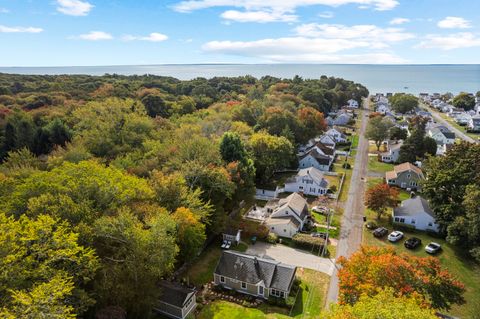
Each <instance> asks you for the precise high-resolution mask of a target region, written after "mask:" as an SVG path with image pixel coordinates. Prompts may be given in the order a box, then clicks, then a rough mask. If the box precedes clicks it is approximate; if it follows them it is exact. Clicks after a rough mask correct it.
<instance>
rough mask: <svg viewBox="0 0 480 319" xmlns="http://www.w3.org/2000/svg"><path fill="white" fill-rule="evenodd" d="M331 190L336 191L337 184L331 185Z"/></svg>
mask: <svg viewBox="0 0 480 319" xmlns="http://www.w3.org/2000/svg"><path fill="white" fill-rule="evenodd" d="M329 191H330V192H331V193H335V192H336V191H337V185H332V186H330V188H329Z"/></svg>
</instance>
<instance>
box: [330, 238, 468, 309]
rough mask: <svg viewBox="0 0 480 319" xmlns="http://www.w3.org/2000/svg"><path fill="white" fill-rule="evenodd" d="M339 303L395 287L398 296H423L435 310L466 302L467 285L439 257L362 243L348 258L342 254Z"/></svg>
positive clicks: (351, 302)
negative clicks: (446, 268) (420, 255)
mask: <svg viewBox="0 0 480 319" xmlns="http://www.w3.org/2000/svg"><path fill="white" fill-rule="evenodd" d="M338 263H339V264H340V265H341V266H342V268H341V269H340V270H339V271H338V278H339V288H340V303H341V304H350V305H353V304H355V303H356V302H357V301H358V300H359V298H360V296H361V295H368V296H374V295H376V294H378V293H379V291H380V290H382V289H387V288H392V289H393V291H394V292H395V295H397V296H420V297H421V298H422V299H423V300H424V302H425V304H426V305H430V306H431V307H432V308H434V309H446V310H448V309H450V307H451V305H452V304H462V303H464V302H465V300H464V298H463V293H464V291H465V287H464V285H463V284H462V283H461V282H460V281H458V280H457V279H455V277H454V276H452V275H451V274H450V273H449V272H448V271H447V270H445V269H443V268H442V267H441V265H440V262H439V260H438V259H437V258H433V257H416V256H412V255H409V254H406V253H401V254H399V253H397V252H395V250H394V249H393V248H392V247H370V246H363V247H361V249H360V250H359V251H357V252H356V253H354V254H353V255H352V256H351V257H350V258H349V259H346V258H344V257H340V258H339V259H338Z"/></svg>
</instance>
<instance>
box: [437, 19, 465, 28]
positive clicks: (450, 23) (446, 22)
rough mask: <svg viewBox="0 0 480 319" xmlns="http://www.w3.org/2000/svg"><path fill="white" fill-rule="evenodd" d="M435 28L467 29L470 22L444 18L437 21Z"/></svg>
mask: <svg viewBox="0 0 480 319" xmlns="http://www.w3.org/2000/svg"><path fill="white" fill-rule="evenodd" d="M437 26H438V27H439V28H442V29H468V28H471V27H472V25H471V24H470V21H468V20H465V19H464V18H461V17H446V18H445V19H443V20H440V21H438V23H437Z"/></svg>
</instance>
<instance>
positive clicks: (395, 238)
mask: <svg viewBox="0 0 480 319" xmlns="http://www.w3.org/2000/svg"><path fill="white" fill-rule="evenodd" d="M387 238H388V240H389V241H391V242H392V243H393V242H397V241H399V240H400V239H402V238H403V233H402V232H401V231H398V230H395V231H393V232H391V233H390V235H388V237H387Z"/></svg>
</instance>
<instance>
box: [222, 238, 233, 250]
mask: <svg viewBox="0 0 480 319" xmlns="http://www.w3.org/2000/svg"><path fill="white" fill-rule="evenodd" d="M230 246H232V242H231V241H230V240H224V241H223V243H222V246H220V247H221V248H222V249H230Z"/></svg>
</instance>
